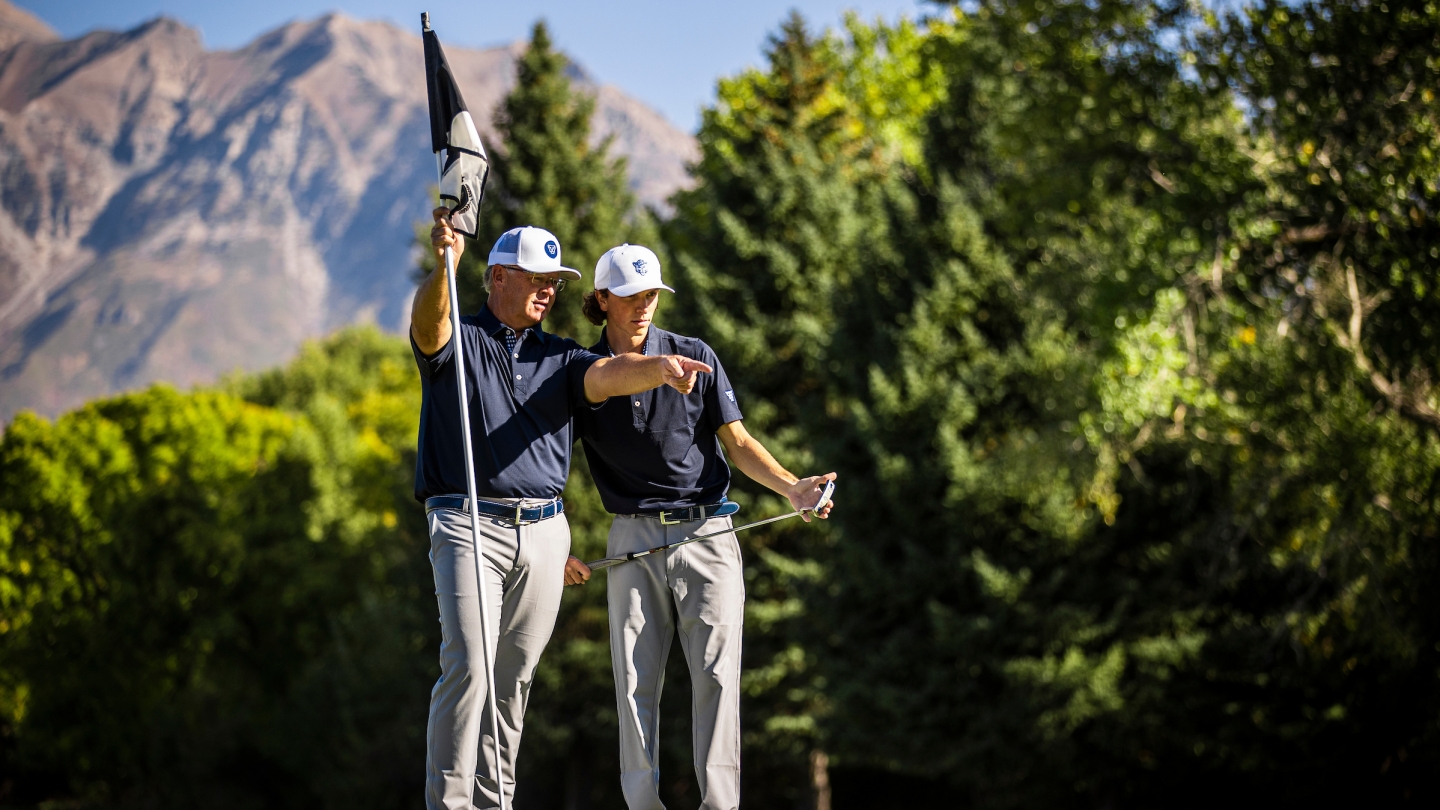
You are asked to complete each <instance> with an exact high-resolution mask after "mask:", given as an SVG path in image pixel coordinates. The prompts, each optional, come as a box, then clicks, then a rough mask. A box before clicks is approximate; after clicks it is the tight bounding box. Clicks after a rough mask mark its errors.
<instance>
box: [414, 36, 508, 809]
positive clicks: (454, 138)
mask: <svg viewBox="0 0 1440 810" xmlns="http://www.w3.org/2000/svg"><path fill="white" fill-rule="evenodd" d="M420 27H421V37H422V38H423V39H424V42H425V84H426V90H427V91H428V95H429V99H430V145H431V148H432V149H433V151H434V152H435V171H436V174H437V175H439V180H440V199H441V201H442V202H446V203H448V204H449V207H450V226H451V228H453V229H454V230H456V231H458V232H460V233H461V234H463V235H465V236H468V237H471V238H472V239H473V238H474V237H475V225H476V217H477V214H478V213H479V209H480V198H481V195H482V194H483V193H484V190H485V178H486V176H487V175H488V174H489V170H490V161H489V160H488V159H487V158H486V157H485V147H484V146H482V145H481V143H480V135H479V133H478V132H476V130H475V122H474V121H473V120H472V119H471V118H470V113H469V112H468V111H467V110H466V108H465V100H464V99H463V98H462V97H461V96H460V88H459V87H457V86H456V85H455V77H454V75H453V74H452V73H451V72H450V64H449V62H447V61H446V59H445V52H444V51H443V50H441V49H440V38H439V37H437V36H436V35H435V32H434V31H432V30H430V14H429V13H428V12H423V13H421V14H420ZM441 150H444V152H445V158H444V160H443V162H442V159H441V156H440V152H441ZM445 282H446V284H447V285H448V286H449V295H450V339H451V340H452V341H453V342H454V345H455V349H454V351H455V382H456V386H455V388H456V391H458V392H459V395H460V436H461V443H462V445H463V447H464V451H465V494H466V496H467V498H468V500H467V501H466V503H467V504H468V505H469V507H470V508H469V510H468V511H469V512H470V536H471V537H472V538H474V543H475V580H476V582H477V584H478V586H479V599H480V625H481V627H480V638H481V643H482V644H483V645H484V647H485V650H484V653H485V654H484V661H485V697H486V701H487V703H488V705H489V708H490V735H491V739H493V740H494V741H495V787H496V792H497V793H498V794H499V796H500V810H506V802H505V778H504V775H503V774H502V773H501V772H500V714H499V712H498V711H496V707H495V662H494V661H492V660H491V656H492V647H491V645H490V617H489V616H488V615H487V611H486V606H487V605H488V604H489V599H487V598H486V588H485V573H484V570H483V567H482V565H481V561H482V560H483V559H484V557H485V543H484V540H483V539H482V537H481V535H480V511H479V510H478V509H476V508H475V503H476V501H477V497H476V490H475V464H474V458H475V453H474V450H473V447H474V445H473V443H472V441H471V437H470V395H469V391H468V390H467V386H466V380H465V351H464V346H465V341H464V340H462V339H461V337H460V334H461V333H460V297H459V295H457V294H456V290H455V254H454V252H453V251H452V250H451V249H450V248H448V247H447V248H445ZM476 747H477V748H480V747H481V746H480V745H479V744H478V741H477V745H476ZM477 756H483V753H479V752H477Z"/></svg>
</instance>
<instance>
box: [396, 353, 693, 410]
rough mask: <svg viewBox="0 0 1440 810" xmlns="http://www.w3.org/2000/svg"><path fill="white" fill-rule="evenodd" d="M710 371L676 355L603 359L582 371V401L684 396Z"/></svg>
mask: <svg viewBox="0 0 1440 810" xmlns="http://www.w3.org/2000/svg"><path fill="white" fill-rule="evenodd" d="M442 345H443V344H442ZM422 348H423V347H422ZM714 370H715V369H713V368H711V367H710V366H708V365H706V364H704V363H702V362H700V361H699V360H691V359H690V358H688V357H684V356H682V355H678V354H662V355H659V356H658V357H647V356H645V355H641V354H622V355H619V356H616V357H607V358H605V359H603V360H599V361H596V362H595V364H594V365H592V366H590V368H589V370H588V371H586V372H585V399H586V400H588V401H589V402H591V403H597V402H604V401H605V400H607V399H609V398H610V397H621V396H629V395H630V394H638V393H640V392H641V391H649V390H650V389H651V388H659V387H660V386H662V385H668V386H670V387H672V388H674V389H675V390H676V391H679V392H680V393H682V394H688V393H690V391H691V390H692V389H694V388H695V378H696V376H697V375H699V374H700V373H701V372H704V373H706V374H710V373H711V372H713V371H714Z"/></svg>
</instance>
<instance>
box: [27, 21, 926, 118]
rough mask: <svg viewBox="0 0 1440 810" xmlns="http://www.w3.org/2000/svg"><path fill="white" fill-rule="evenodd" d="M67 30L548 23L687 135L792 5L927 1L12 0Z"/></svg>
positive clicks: (497, 37)
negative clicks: (159, 25) (166, 24)
mask: <svg viewBox="0 0 1440 810" xmlns="http://www.w3.org/2000/svg"><path fill="white" fill-rule="evenodd" d="M17 5H19V6H21V7H23V8H26V9H29V10H30V11H31V12H33V13H34V14H36V15H37V16H39V17H40V18H41V19H43V20H45V22H47V23H49V24H50V26H51V27H53V28H54V29H55V30H57V31H59V32H60V33H61V34H62V35H63V36H66V37H73V36H77V35H79V34H83V33H85V32H86V31H91V30H94V29H97V28H107V29H126V28H131V27H134V26H135V25H138V24H140V23H142V22H144V21H146V20H149V19H151V18H154V17H156V16H159V15H161V14H164V15H167V16H170V17H174V18H176V19H179V20H180V21H182V22H184V23H185V24H187V25H189V26H191V27H193V28H198V29H199V30H200V32H201V33H202V34H203V35H204V38H205V44H206V45H207V46H208V47H210V48H219V49H224V48H234V47H238V46H240V45H243V44H245V43H246V42H249V41H250V40H251V39H253V38H254V37H255V36H256V35H257V34H259V33H261V32H263V31H268V30H270V29H272V28H275V27H276V26H279V25H282V24H284V23H286V22H289V21H291V20H296V19H312V18H314V17H318V16H320V15H322V14H324V13H326V12H328V11H341V12H344V13H345V14H348V15H350V16H352V17H358V18H361V19H384V20H390V21H392V22H395V23H397V24H399V25H401V26H404V27H406V28H412V29H415V30H416V31H417V32H418V30H419V27H420V12H421V11H429V12H430V18H431V23H432V25H433V26H434V27H435V29H436V30H437V31H439V32H440V37H441V39H442V41H444V42H445V43H447V44H450V43H453V44H455V45H467V46H471V47H486V46H491V45H501V44H505V43H508V42H512V41H514V40H516V39H521V38H524V37H526V36H527V35H528V34H529V30H530V26H531V25H532V24H533V23H534V21H535V20H536V19H539V18H541V17H543V18H545V19H546V20H547V21H548V22H549V24H550V30H551V34H552V35H553V36H554V38H555V41H556V43H557V44H558V45H559V47H560V48H561V49H562V50H564V51H565V52H566V53H568V54H569V55H570V56H571V57H573V58H574V59H575V60H576V61H578V62H579V63H580V64H581V65H583V66H584V67H585V69H586V70H588V71H589V72H590V73H591V75H593V76H594V77H595V78H596V79H597V80H598V81H600V82H604V83H607V84H614V85H618V86H619V87H621V88H623V89H624V90H625V91H626V92H628V93H629V94H630V95H632V96H635V97H636V98H639V99H640V100H642V101H644V102H645V103H647V104H649V105H650V106H652V107H654V108H656V109H657V110H659V111H660V112H662V113H664V115H665V116H666V117H667V118H669V119H670V120H671V121H672V122H674V123H675V124H676V125H677V126H679V127H681V128H682V129H685V130H689V131H693V130H694V129H695V126H696V124H697V123H698V121H699V109H700V107H701V105H703V104H706V103H707V102H708V101H709V100H710V99H711V98H712V97H713V95H714V87H715V80H716V78H718V77H720V76H726V75H730V74H733V73H736V72H738V71H740V70H742V69H744V68H745V67H747V66H751V65H757V64H759V62H760V58H761V51H762V49H763V47H764V44H765V37H766V35H767V34H768V33H770V32H773V31H775V30H776V29H777V28H778V27H779V24H780V22H781V20H782V19H784V17H785V16H786V14H788V13H789V11H790V9H792V8H793V9H798V10H799V11H800V13H802V14H804V15H805V17H806V19H807V20H809V21H810V22H811V23H812V24H813V25H828V26H835V25H838V24H839V23H840V21H841V19H842V17H843V14H844V12H845V11H846V10H854V11H856V12H858V13H859V14H860V15H861V16H862V17H864V18H866V19H867V20H868V19H873V18H875V17H877V16H878V17H883V18H884V19H886V20H890V21H893V20H895V19H897V18H898V17H900V16H901V15H905V16H910V17H916V16H920V15H921V14H924V13H926V12H927V11H929V10H930V9H931V8H932V7H931V6H930V4H928V3H925V2H921V1H920V0H848V1H847V0H724V2H693V1H692V2H684V0H631V1H630V2H610V3H607V2H597V0H588V2H586V1H585V0H553V2H515V0H510V1H509V2H496V0H469V1H468V2H464V3H453V2H452V3H441V2H435V1H434V0H423V1H421V0H416V1H415V2H403V1H402V2H386V0H343V1H342V2H335V1H334V0H330V2H326V0H319V1H318V2H317V1H316V0H247V2H234V0H230V2H214V1H213V0H210V1H209V2H200V1H199V0H191V2H177V0H18V2H17Z"/></svg>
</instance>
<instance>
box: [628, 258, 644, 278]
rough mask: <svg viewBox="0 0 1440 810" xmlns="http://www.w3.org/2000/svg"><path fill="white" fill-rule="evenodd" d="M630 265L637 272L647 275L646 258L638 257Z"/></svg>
mask: <svg viewBox="0 0 1440 810" xmlns="http://www.w3.org/2000/svg"><path fill="white" fill-rule="evenodd" d="M630 266H631V267H633V268H635V272H637V273H639V274H640V275H642V276H643V275H645V260H644V259H636V260H635V261H633V262H631V263H630Z"/></svg>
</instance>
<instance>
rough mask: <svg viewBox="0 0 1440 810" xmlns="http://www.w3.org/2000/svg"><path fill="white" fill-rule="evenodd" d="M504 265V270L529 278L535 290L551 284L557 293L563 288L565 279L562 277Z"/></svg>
mask: <svg viewBox="0 0 1440 810" xmlns="http://www.w3.org/2000/svg"><path fill="white" fill-rule="evenodd" d="M504 267H505V269H506V270H509V271H510V272H512V273H517V274H519V275H522V276H524V277H526V278H528V279H530V286H532V287H534V288H535V289H537V290H539V289H544V288H545V287H549V286H551V285H554V287H555V292H557V293H558V292H560V291H561V290H563V289H565V281H566V280H565V279H563V278H556V277H554V276H547V275H543V274H541V273H532V272H530V271H529V270H526V269H524V268H523V267H511V266H510V265H508V264H507V265H504Z"/></svg>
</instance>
